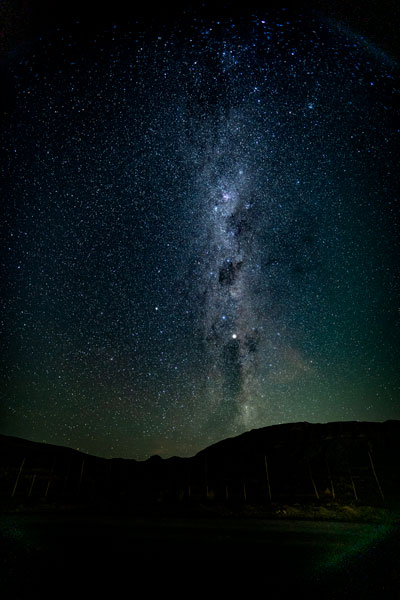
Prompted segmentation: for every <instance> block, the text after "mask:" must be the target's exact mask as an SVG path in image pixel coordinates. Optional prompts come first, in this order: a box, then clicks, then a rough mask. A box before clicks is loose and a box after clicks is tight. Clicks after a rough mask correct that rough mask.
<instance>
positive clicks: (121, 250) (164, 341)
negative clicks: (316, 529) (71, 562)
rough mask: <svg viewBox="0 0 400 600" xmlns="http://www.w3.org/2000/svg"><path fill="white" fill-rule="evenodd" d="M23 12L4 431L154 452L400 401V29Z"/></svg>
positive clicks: (285, 16)
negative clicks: (61, 17) (397, 34)
mask: <svg viewBox="0 0 400 600" xmlns="http://www.w3.org/2000/svg"><path fill="white" fill-rule="evenodd" d="M9 4H10V6H12V5H13V4H14V3H12V2H11V3H9ZM14 6H15V4H14ZM15 10H16V9H15ZM15 10H14V13H13V11H12V10H11V9H10V11H9V15H8V19H9V20H8V21H7V23H8V25H7V23H6V27H5V30H6V33H7V32H8V33H9V34H10V31H11V34H10V36H11V42H9V44H8V46H6V47H5V54H4V59H3V62H2V71H3V81H4V82H6V85H5V86H3V89H4V90H5V94H4V96H3V103H4V111H3V115H2V129H3V133H4V135H3V142H2V151H3V155H2V186H1V193H2V198H3V200H2V209H3V210H2V219H1V240H2V252H1V269H2V280H3V285H2V296H1V339H2V345H3V353H2V359H1V381H2V385H1V394H2V398H1V413H0V430H1V432H2V433H5V434H7V435H16V436H20V437H26V438H28V439H32V440H35V441H40V442H41V441H45V442H48V443H55V444H61V445H65V446H70V447H72V448H78V449H80V450H83V451H86V452H90V453H93V454H97V455H100V456H106V457H111V456H123V457H127V458H136V459H145V458H147V457H148V456H150V455H152V454H160V455H161V456H163V457H167V456H171V455H180V456H189V455H193V454H194V453H195V452H197V451H198V450H200V449H202V448H204V447H206V446H208V445H209V444H211V443H213V442H215V441H218V440H220V439H223V438H226V437H229V436H233V435H237V434H239V433H241V432H243V431H247V430H249V429H252V428H258V427H264V426H267V425H273V424H278V423H287V422H293V421H309V422H327V421H345V420H368V421H383V420H386V419H399V418H400V398H399V390H400V377H399V370H398V366H399V364H400V360H399V359H400V352H399V334H400V299H399V271H398V264H399V261H398V240H399V167H398V163H399V145H398V144H399V131H400V121H399V110H398V106H399V90H400V88H399V65H398V63H397V62H396V57H395V56H394V55H393V54H391V53H390V52H389V51H386V49H383V46H384V44H383V45H382V46H379V45H378V44H377V43H375V42H372V41H371V40H370V39H369V38H368V37H365V36H364V35H361V33H360V31H356V30H355V29H354V28H352V27H349V26H348V25H345V24H344V22H340V21H338V20H336V19H334V18H332V16H329V15H326V14H324V13H323V11H322V12H314V11H311V10H309V9H307V10H306V9H304V11H301V10H299V11H297V12H294V11H293V10H289V9H287V10H284V9H281V8H279V9H273V10H270V11H269V12H265V11H264V12H261V11H259V10H258V11H254V12H252V11H251V10H249V11H247V12H246V14H245V13H243V14H238V13H237V12H236V13H235V14H234V13H233V12H232V14H230V12H229V10H225V11H221V14H220V15H219V16H218V15H216V14H212V13H211V12H209V13H207V11H206V10H198V11H196V10H195V9H190V10H187V11H186V12H182V13H181V14H180V15H179V14H178V13H177V14H176V15H174V16H173V18H172V17H171V18H169V19H162V18H161V19H158V20H157V19H150V18H149V16H148V15H147V16H146V17H142V16H140V15H138V18H136V19H135V18H132V15H131V16H130V19H128V20H125V19H122V18H120V19H115V20H112V19H110V20H109V21H107V19H102V20H101V22H100V20H99V21H98V22H95V21H94V22H92V23H91V24H90V25H89V24H88V22H87V20H80V19H79V18H76V19H74V18H71V19H69V20H67V21H64V22H63V24H62V26H60V25H59V24H57V20H55V21H54V23H51V24H50V23H47V24H44V25H43V26H42V27H41V28H40V27H38V26H37V25H35V27H33V28H32V30H31V32H30V37H29V40H28V41H27V39H24V30H23V21H24V18H25V17H27V15H24V13H23V12H22V14H21V15H18V14H17V16H16V14H15ZM28 16H29V15H28ZM388 20H389V17H388ZM20 30H22V33H21V35H20V37H19V38H18V35H17V34H18V31H20ZM16 32H17V33H16ZM20 38H21V39H22V41H21V39H20ZM25 38H27V33H26V31H25Z"/></svg>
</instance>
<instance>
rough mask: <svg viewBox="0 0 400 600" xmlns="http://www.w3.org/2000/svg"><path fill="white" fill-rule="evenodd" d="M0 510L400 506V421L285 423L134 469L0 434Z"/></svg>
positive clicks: (120, 461)
mask: <svg viewBox="0 0 400 600" xmlns="http://www.w3.org/2000/svg"><path fill="white" fill-rule="evenodd" d="M0 502H1V505H2V506H16V505H22V506H36V505H41V506H43V505H46V504H51V505H53V506H54V505H56V506H74V505H79V506H82V505H83V506H88V507H98V508H100V509H101V508H124V509H132V510H142V509H144V508H146V510H149V509H151V507H153V508H154V507H161V506H167V505H168V506H178V507H179V506H190V505H195V504H196V503H206V504H208V505H213V504H218V505H221V506H222V505H224V506H239V505H243V504H248V505H252V506H257V505H258V506H261V505H263V506H265V505H273V504H286V505H295V504H296V505H297V504H300V505H311V504H319V505H324V504H332V503H336V504H341V505H344V504H346V505H348V504H354V505H361V504H362V505H369V506H376V507H379V506H387V507H397V508H398V507H399V506H400V421H386V422H384V423H369V422H357V421H350V422H335V423H326V424H310V423H291V424H285V425H273V426H271V427H264V428H262V429H255V430H252V431H249V432H247V433H244V434H242V435H239V436H237V437H234V438H229V439H225V440H222V441H220V442H218V443H216V444H214V445H212V446H210V447H208V448H206V449H204V450H202V451H201V452H199V453H198V454H196V455H195V456H193V457H192V458H178V457H173V458H169V459H162V458H161V457H159V456H153V457H151V458H149V459H148V460H146V461H142V462H138V461H136V460H128V459H104V458H99V457H95V456H91V455H87V454H83V453H81V452H78V451H76V450H72V449H70V448H65V447H62V446H54V445H48V444H41V443H37V442H31V441H28V440H24V439H21V438H16V437H9V436H5V435H0Z"/></svg>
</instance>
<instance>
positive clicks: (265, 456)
mask: <svg viewBox="0 0 400 600" xmlns="http://www.w3.org/2000/svg"><path fill="white" fill-rule="evenodd" d="M264 462H265V474H266V476H267V487H268V497H269V501H270V502H271V501H272V494H271V485H270V483H269V473H268V463H267V455H266V454H264Z"/></svg>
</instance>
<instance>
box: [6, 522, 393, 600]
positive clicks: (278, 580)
mask: <svg viewBox="0 0 400 600" xmlns="http://www.w3.org/2000/svg"><path fill="white" fill-rule="evenodd" d="M0 523H1V582H2V583H1V592H2V597H7V598H15V599H17V598H25V597H26V598H27V597H30V598H31V597H39V596H40V594H41V591H42V590H43V588H44V587H48V586H50V587H51V585H56V586H57V588H59V586H60V584H61V585H63V582H67V581H69V582H70V583H71V582H72V584H73V583H74V582H76V584H77V585H78V582H79V586H78V587H80V585H81V582H82V580H86V581H88V580H90V579H91V578H93V576H95V579H96V581H97V582H99V581H101V580H102V578H103V579H104V581H107V580H108V581H110V579H117V580H121V578H122V579H123V578H125V577H128V578H129V579H130V580H132V578H133V579H134V580H135V579H136V578H137V577H140V575H141V571H142V567H140V563H143V561H146V562H147V563H148V562H149V561H151V562H153V563H155V562H157V563H160V562H164V563H165V562H168V563H169V564H170V567H168V569H170V568H171V569H172V570H173V569H174V568H176V566H175V567H174V566H173V565H171V561H174V562H175V563H177V562H178V563H179V562H181V561H192V562H195V563H198V562H199V561H261V562H262V563H263V565H262V572H263V576H265V581H267V582H268V588H269V590H271V589H272V586H274V587H275V588H276V587H279V589H280V590H281V591H283V590H284V589H286V588H289V587H293V586H295V588H296V590H297V591H300V589H301V588H302V587H304V589H305V590H306V591H307V593H308V595H309V597H310V594H311V596H312V597H314V596H313V594H314V592H315V594H317V595H319V594H320V593H323V597H324V598H358V597H360V598H361V597H362V598H377V597H379V598H399V597H400V596H399V590H400V540H399V537H400V536H399V535H398V534H399V526H398V524H396V523H394V522H393V521H392V522H377V523H343V522H342V523H339V522H315V521H314V522H313V521H297V520H282V521H279V520H275V521H271V520H266V519H255V518H253V519H249V518H241V519H232V518H225V519H221V518H171V517H170V518H161V517H159V518H149V517H148V518H137V517H129V516H125V517H121V516H101V515H78V514H64V515H61V514H46V515H40V514H30V515H29V514H19V515H18V514H9V515H5V516H3V517H1V520H0ZM158 568H159V567H157V568H155V567H154V566H153V571H154V572H156V569H157V570H158ZM201 569H202V571H203V570H204V568H203V567H202V568H201ZM54 597H57V594H56V595H55V596H54ZM78 597H79V596H78Z"/></svg>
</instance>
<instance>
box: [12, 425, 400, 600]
mask: <svg viewBox="0 0 400 600" xmlns="http://www.w3.org/2000/svg"><path fill="white" fill-rule="evenodd" d="M0 442H1V459H0V469H1V471H0V473H1V478H0V485H1V487H0V490H1V504H2V513H3V516H2V517H1V520H0V522H1V545H0V552H1V581H2V591H3V590H4V592H5V593H6V595H7V596H6V597H10V598H24V597H28V596H29V597H32V596H33V597H35V594H38V595H39V594H40V590H41V589H42V587H43V584H44V582H46V585H50V584H51V582H60V581H70V582H77V581H80V580H81V579H83V580H86V581H87V582H88V581H90V578H91V577H92V575H91V574H93V573H94V572H96V573H97V576H96V581H97V582H99V577H100V579H101V578H104V580H110V579H111V580H112V579H113V578H115V577H117V578H118V580H124V578H129V577H140V576H141V569H140V568H139V567H138V566H137V565H138V564H139V563H140V562H143V561H146V562H149V561H150V562H154V561H155V562H159V563H160V562H166V561H167V562H168V563H170V562H171V561H173V562H178V563H179V562H181V561H182V560H183V561H192V562H196V563H197V562H198V561H221V560H222V561H226V560H228V561H237V560H240V561H243V560H245V561H248V560H251V561H254V560H256V561H261V562H262V563H263V566H262V570H263V574H264V575H263V576H265V578H267V580H268V585H269V589H270V590H271V589H273V588H277V587H279V589H280V590H281V591H283V590H285V589H289V588H290V589H292V588H293V587H294V588H295V589H296V590H297V591H300V590H302V589H303V590H304V591H306V592H307V593H308V595H309V597H310V595H311V597H312V596H313V595H314V593H315V595H316V596H318V595H319V594H322V595H323V597H325V598H358V597H363V598H376V597H383V598H398V597H399V589H400V579H399V574H400V552H399V535H398V533H399V506H400V485H399V469H400V423H399V422H397V421H387V422H385V423H359V422H351V423H346V422H343V423H329V424H326V425H310V424H308V423H297V424H290V425H282V426H273V427H268V428H264V429H259V430H254V431H251V432H248V433H245V434H243V435H241V436H238V437H236V438H232V439H227V440H224V441H222V442H219V443H218V444H215V445H214V446H211V447H209V448H207V449H205V450H203V451H202V452H199V453H198V454H197V455H196V456H194V457H192V458H187V459H183V458H170V459H167V460H163V459H161V458H160V457H151V458H150V459H149V460H147V461H144V462H137V461H134V460H123V459H112V460H107V459H102V458H97V457H94V456H88V455H85V454H82V453H79V452H77V451H74V450H71V449H68V448H62V447H58V446H50V445H45V444H38V443H34V442H29V441H27V440H21V439H18V438H10V437H7V436H1V438H0ZM168 568H170V567H168ZM282 573H284V575H283V576H282Z"/></svg>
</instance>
